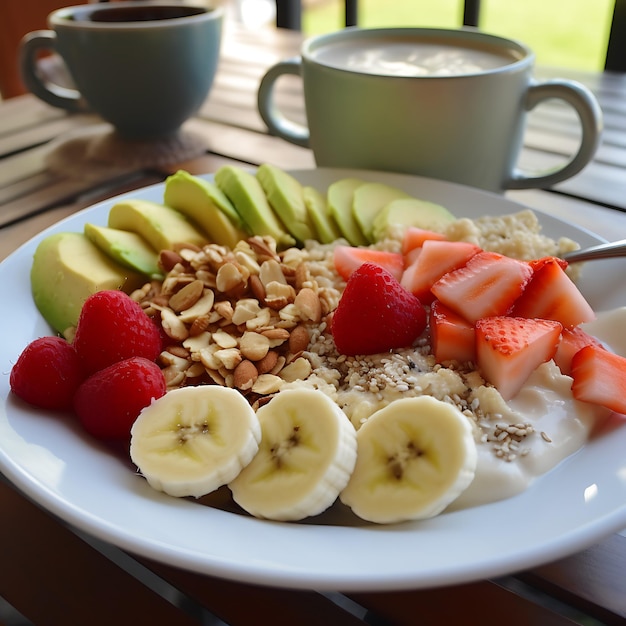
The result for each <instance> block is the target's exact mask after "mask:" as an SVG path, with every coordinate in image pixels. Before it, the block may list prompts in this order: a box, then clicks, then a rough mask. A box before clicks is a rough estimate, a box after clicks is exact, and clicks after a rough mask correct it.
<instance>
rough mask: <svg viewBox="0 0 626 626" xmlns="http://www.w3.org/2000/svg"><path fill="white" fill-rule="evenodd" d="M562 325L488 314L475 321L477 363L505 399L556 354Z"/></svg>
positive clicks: (511, 396)
mask: <svg viewBox="0 0 626 626" xmlns="http://www.w3.org/2000/svg"><path fill="white" fill-rule="evenodd" d="M561 330H562V326H561V324H560V323H559V322H556V321H554V320H534V319H528V318H525V317H507V316H499V317H486V318H483V319H479V320H478V321H477V322H476V365H477V367H478V370H479V371H480V372H481V374H482V376H483V378H484V379H485V380H486V381H488V382H490V383H491V384H492V385H493V386H494V387H496V389H498V391H499V392H500V395H502V397H503V398H504V399H505V400H510V399H511V398H513V397H514V396H515V395H517V392H518V391H519V390H520V389H521V388H522V386H523V385H524V383H525V382H526V379H527V378H528V377H529V376H530V375H531V374H532V372H533V371H534V370H535V369H536V368H537V367H539V366H540V365H541V364H542V363H545V362H546V361H549V360H550V359H551V358H552V357H553V356H554V354H555V352H556V349H557V346H558V343H559V338H560V336H561Z"/></svg>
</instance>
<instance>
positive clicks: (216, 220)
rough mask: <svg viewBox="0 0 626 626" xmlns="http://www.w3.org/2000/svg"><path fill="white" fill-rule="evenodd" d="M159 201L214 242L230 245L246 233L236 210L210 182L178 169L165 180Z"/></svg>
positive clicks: (234, 243) (245, 235) (231, 246)
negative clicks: (190, 221)
mask: <svg viewBox="0 0 626 626" xmlns="http://www.w3.org/2000/svg"><path fill="white" fill-rule="evenodd" d="M163 202H164V203H165V204H166V205H167V206H168V207H171V208H172V209H176V210H177V211H180V212H181V213H182V214H183V215H186V216H187V217H188V218H189V219H190V220H192V221H193V222H195V223H196V224H197V225H198V226H200V228H202V229H203V230H204V231H205V232H206V234H207V235H208V237H209V239H210V240H211V241H213V242H214V243H217V244H220V245H223V246H228V247H229V248H234V247H235V246H236V245H237V243H238V242H239V241H241V240H242V239H245V238H246V237H247V236H248V235H247V233H246V232H245V226H244V223H243V221H242V219H241V216H240V215H239V213H237V210H236V209H235V207H234V206H233V204H232V202H231V201H230V200H229V199H228V198H227V197H226V195H225V194H224V192H223V191H222V190H221V189H220V188H219V187H218V186H217V185H216V184H215V183H212V182H210V181H207V180H204V179H202V178H198V177H197V176H193V175H191V174H189V173H188V172H185V171H183V170H179V171H178V172H176V173H175V174H172V175H171V176H168V178H167V179H166V180H165V193H164V196H163Z"/></svg>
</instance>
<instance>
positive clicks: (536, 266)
mask: <svg viewBox="0 0 626 626" xmlns="http://www.w3.org/2000/svg"><path fill="white" fill-rule="evenodd" d="M548 263H556V264H557V265H559V266H560V267H561V268H562V269H564V270H565V269H567V266H568V265H569V263H568V262H567V261H565V260H564V259H559V257H558V256H542V257H541V258H540V259H532V260H531V261H528V265H530V267H532V268H533V272H536V271H538V270H540V269H541V268H542V267H543V266H544V265H547V264H548Z"/></svg>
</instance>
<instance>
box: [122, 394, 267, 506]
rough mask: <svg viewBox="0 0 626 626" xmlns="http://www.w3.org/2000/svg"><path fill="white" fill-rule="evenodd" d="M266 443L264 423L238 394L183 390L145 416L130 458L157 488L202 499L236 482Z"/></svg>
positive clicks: (133, 440)
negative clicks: (260, 423) (261, 425)
mask: <svg viewBox="0 0 626 626" xmlns="http://www.w3.org/2000/svg"><path fill="white" fill-rule="evenodd" d="M260 440H261V427H260V425H259V420H258V419H257V417H256V414H255V413H254V411H253V410H252V408H251V407H250V405H249V404H248V402H247V401H246V400H245V398H244V397H243V396H242V395H241V394H240V393H239V392H238V391H235V390H234V389H229V388H228V387H219V386H217V385H216V386H213V385H205V386H199V387H183V388H180V389H175V390H172V391H170V392H168V393H167V394H166V395H165V396H163V397H162V398H159V399H158V400H156V401H155V402H153V403H152V404H151V405H150V406H148V407H146V408H145V409H144V410H143V411H142V412H141V414H140V415H139V417H138V418H137V420H136V421H135V423H134V424H133V427H132V429H131V441H130V457H131V459H132V461H133V462H134V463H135V465H137V467H138V468H139V471H140V472H141V473H142V474H143V475H144V476H145V478H146V480H147V481H148V483H149V484H150V485H151V486H152V487H154V488H155V489H158V490H159V491H164V492H165V493H168V494H170V495H172V496H179V497H184V496H194V497H196V498H199V497H200V496H203V495H206V494H207V493H210V492H212V491H214V490H215V489H217V488H218V487H221V486H222V485H225V484H226V483H228V482H230V481H231V480H232V479H233V478H235V476H237V474H238V473H239V472H240V471H241V469H242V468H243V467H245V466H246V465H247V464H248V463H249V462H250V461H251V460H252V458H253V457H254V455H255V454H256V452H257V450H258V447H259V441H260Z"/></svg>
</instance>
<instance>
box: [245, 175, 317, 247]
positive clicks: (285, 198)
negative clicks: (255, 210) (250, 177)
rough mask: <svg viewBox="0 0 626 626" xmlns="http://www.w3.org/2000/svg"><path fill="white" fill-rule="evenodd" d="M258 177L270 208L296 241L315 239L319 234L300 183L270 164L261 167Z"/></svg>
mask: <svg viewBox="0 0 626 626" xmlns="http://www.w3.org/2000/svg"><path fill="white" fill-rule="evenodd" d="M256 177H257V179H258V181H259V182H260V183H261V187H263V191H264V192H265V196H266V198H267V201H268V202H269V204H270V206H271V207H272V209H274V212H275V213H276V215H278V217H279V219H280V220H281V221H282V223H283V224H284V225H285V228H286V229H287V230H288V231H289V232H290V233H291V234H292V235H293V236H294V237H295V238H296V240H297V241H299V242H300V243H302V242H304V241H306V240H307V239H315V237H316V234H317V233H316V232H315V228H314V227H313V224H312V223H311V221H310V220H309V215H308V213H307V210H306V206H305V204H304V196H303V192H302V185H301V184H300V182H299V181H297V180H296V179H295V178H294V177H293V176H292V175H291V174H288V173H287V172H285V171H284V170H281V169H280V168H279V167H276V166H275V165H270V164H269V163H264V164H263V165H260V166H259V168H258V169H257V172H256Z"/></svg>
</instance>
